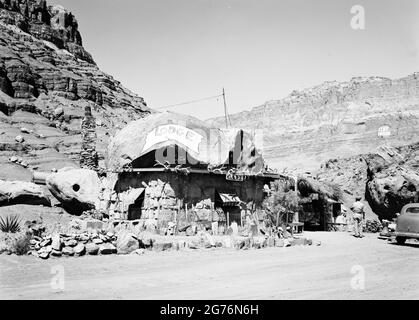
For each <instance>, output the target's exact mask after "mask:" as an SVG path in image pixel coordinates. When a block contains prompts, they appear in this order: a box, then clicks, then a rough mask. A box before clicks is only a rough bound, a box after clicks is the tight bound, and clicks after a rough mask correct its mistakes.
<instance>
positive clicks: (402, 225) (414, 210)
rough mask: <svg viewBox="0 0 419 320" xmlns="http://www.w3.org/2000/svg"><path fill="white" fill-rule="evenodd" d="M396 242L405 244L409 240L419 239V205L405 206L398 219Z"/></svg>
mask: <svg viewBox="0 0 419 320" xmlns="http://www.w3.org/2000/svg"><path fill="white" fill-rule="evenodd" d="M394 234H395V236H396V241H397V243H398V244H404V243H405V242H406V240H407V239H419V203H411V204H407V205H405V206H404V207H403V208H402V210H401V211H400V215H399V216H398V217H397V222H396V231H395V233H394Z"/></svg>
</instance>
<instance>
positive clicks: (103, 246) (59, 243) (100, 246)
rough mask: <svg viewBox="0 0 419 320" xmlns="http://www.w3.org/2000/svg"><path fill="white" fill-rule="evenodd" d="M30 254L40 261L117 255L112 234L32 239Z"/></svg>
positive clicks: (84, 234) (56, 235)
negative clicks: (62, 257) (69, 257)
mask: <svg viewBox="0 0 419 320" xmlns="http://www.w3.org/2000/svg"><path fill="white" fill-rule="evenodd" d="M30 244H31V251H30V254H31V255H33V256H36V257H39V258H41V259H48V258H49V257H50V256H54V257H61V256H83V255H85V254H88V255H97V254H113V253H117V248H116V246H117V237H116V235H115V234H114V233H112V232H108V233H106V234H102V233H96V232H94V233H87V232H86V233H80V234H58V233H55V234H53V235H47V236H45V237H33V238H32V239H31V241H30Z"/></svg>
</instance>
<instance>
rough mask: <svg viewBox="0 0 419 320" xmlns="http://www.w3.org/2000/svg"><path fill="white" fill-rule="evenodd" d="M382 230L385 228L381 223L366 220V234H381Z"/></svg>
mask: <svg viewBox="0 0 419 320" xmlns="http://www.w3.org/2000/svg"><path fill="white" fill-rule="evenodd" d="M382 228H383V226H382V225H381V223H380V222H379V221H376V220H366V222H365V225H364V228H363V229H364V231H365V232H371V233H376V232H380V231H381V230H382Z"/></svg>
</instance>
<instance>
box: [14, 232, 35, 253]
mask: <svg viewBox="0 0 419 320" xmlns="http://www.w3.org/2000/svg"><path fill="white" fill-rule="evenodd" d="M30 240H31V236H30V235H29V234H25V235H24V236H21V237H19V238H17V239H16V240H15V241H14V242H13V247H12V252H14V253H16V254H17V255H19V256H22V255H25V254H27V253H28V252H29V251H30V250H31V243H30Z"/></svg>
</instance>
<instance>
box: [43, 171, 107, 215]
mask: <svg viewBox="0 0 419 320" xmlns="http://www.w3.org/2000/svg"><path fill="white" fill-rule="evenodd" d="M46 182H47V186H48V189H49V190H50V191H51V193H52V194H53V195H54V196H55V197H56V198H57V199H58V200H59V201H60V202H61V204H62V206H63V208H64V209H66V210H67V211H68V212H69V213H71V214H75V215H80V214H82V213H83V211H86V210H91V209H95V208H96V207H97V205H98V202H99V193H100V180H99V177H98V175H97V173H96V172H95V171H93V170H88V169H73V168H69V169H64V170H60V171H59V172H57V173H54V174H51V175H49V176H48V177H47V181H46Z"/></svg>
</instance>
